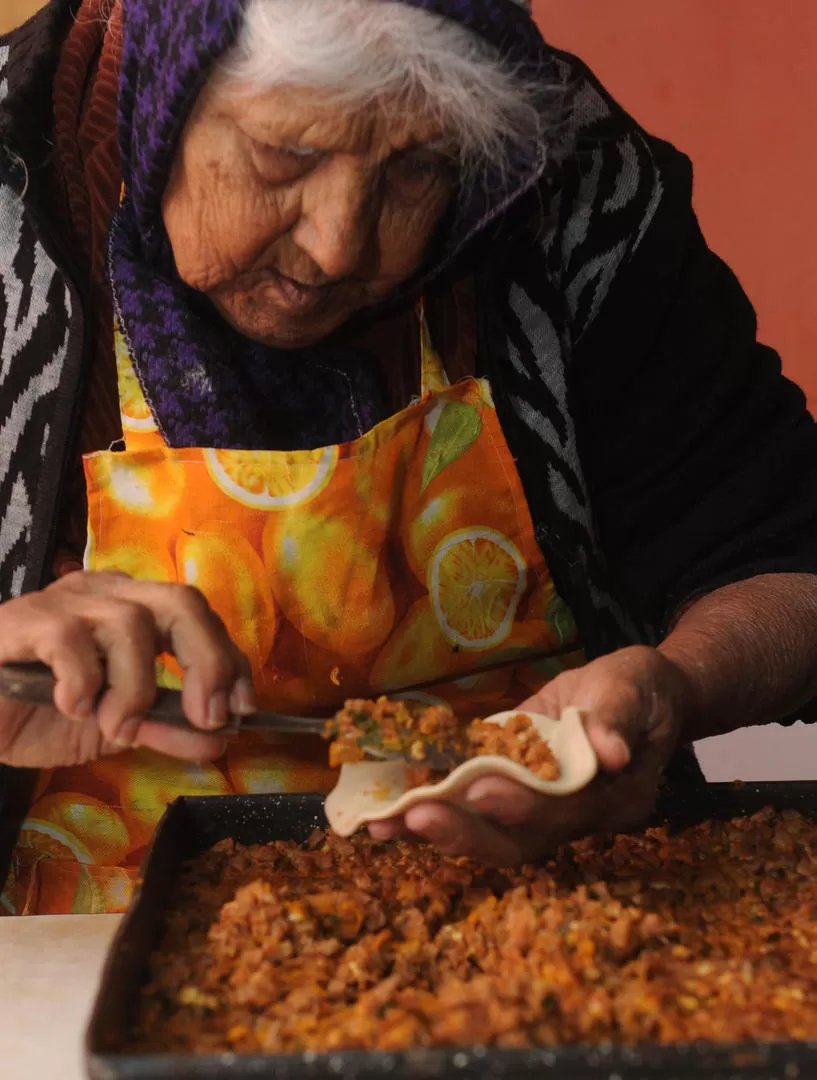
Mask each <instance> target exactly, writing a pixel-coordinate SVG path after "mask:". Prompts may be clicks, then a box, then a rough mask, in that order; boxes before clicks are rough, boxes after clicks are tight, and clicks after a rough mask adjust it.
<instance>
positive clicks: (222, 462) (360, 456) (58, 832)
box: [0, 311, 584, 914]
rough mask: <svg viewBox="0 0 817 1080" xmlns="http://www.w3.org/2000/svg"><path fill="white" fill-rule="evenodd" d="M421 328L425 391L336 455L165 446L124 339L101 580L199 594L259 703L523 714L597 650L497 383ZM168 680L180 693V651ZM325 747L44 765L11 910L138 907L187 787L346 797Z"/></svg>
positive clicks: (92, 546) (107, 476)
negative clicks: (139, 881) (105, 574)
mask: <svg viewBox="0 0 817 1080" xmlns="http://www.w3.org/2000/svg"><path fill="white" fill-rule="evenodd" d="M419 317H420V318H421V320H422V321H421V335H420V337H421V350H422V361H421V379H422V386H421V391H422V392H421V396H420V397H419V398H418V399H417V400H415V401H413V402H412V403H411V404H410V405H409V406H408V407H407V408H405V409H403V410H402V411H401V412H399V413H397V414H396V415H394V416H392V417H390V418H389V419H387V420H385V421H383V422H382V423H380V424H378V425H377V426H376V427H375V428H373V429H372V430H371V431H369V432H367V433H366V434H364V435H363V436H362V437H361V438H359V439H356V440H354V441H353V442H348V443H344V444H343V445H339V446H327V447H324V448H322V449H318V450H297V451H269V452H258V451H245V450H214V449H208V448H196V449H173V448H171V447H168V446H166V445H165V444H164V441H163V439H162V436H161V434H160V432H159V430H158V428H157V426H156V423H155V422H154V419H153V416H152V414H151V410H150V408H149V406H148V404H147V401H146V400H145V397H144V395H143V393H142V390H141V387H140V384H139V381H138V379H137V377H136V373H135V371H134V369H133V367H132V365H131V362H130V359H129V357H128V353H127V348H126V346H125V342H124V339H123V337H122V335H121V334H120V333H119V332H118V331H117V332H116V361H117V372H118V379H119V395H120V407H121V413H122V425H123V435H124V447H125V448H124V450H118V451H113V450H111V451H104V452H100V453H95V454H90V455H87V456H86V457H85V459H84V465H85V476H86V483H87V490H88V545H87V550H86V557H85V566H86V569H88V570H96V571H98V570H105V569H112V568H116V569H119V570H123V571H125V572H127V573H128V574H131V575H132V576H133V577H136V578H143V579H151V580H156V581H167V582H184V583H187V584H190V585H194V586H196V587H197V588H198V589H200V590H201V591H202V592H203V593H204V595H205V596H206V597H207V599H208V601H209V603H210V605H211V606H212V607H213V609H214V610H215V611H216V612H217V613H218V614H219V616H220V617H221V619H222V620H223V622H224V623H225V625H226V627H227V630H228V631H229V633H230V634H231V636H232V638H233V640H234V641H235V642H236V643H237V644H238V646H239V647H240V648H241V649H242V650H243V651H244V653H245V654H246V655H247V657H248V658H249V659H250V661H251V664H252V668H253V675H254V679H255V685H256V690H257V692H258V698H259V705H260V707H262V708H266V709H271V710H277V711H281V712H287V713H293V714H296V715H315V716H321V715H325V716H329V715H331V714H332V713H333V712H334V711H335V710H336V709H338V708H339V707H340V706H341V705H342V704H343V702H344V701H345V700H346V699H348V698H351V697H373V696H378V695H380V694H389V695H390V696H392V697H405V698H411V699H415V700H419V701H422V702H427V703H429V704H435V703H440V702H446V703H448V704H450V705H451V706H452V707H453V709H454V710H455V712H457V713H458V714H459V715H461V716H462V717H463V718H464V719H470V718H471V717H473V716H479V715H488V714H490V713H492V712H497V711H500V710H503V709H512V708H515V707H516V706H517V705H518V704H519V703H520V702H521V701H523V700H524V699H525V698H527V697H528V696H529V695H530V694H531V693H534V692H535V691H537V690H538V689H540V688H541V686H543V685H544V683H545V682H547V681H548V680H549V679H550V678H552V677H553V676H554V675H556V674H558V673H559V672H560V671H562V670H564V669H565V668H567V667H575V666H578V665H579V664H581V663H583V662H584V657H583V655H582V653H581V650H580V648H579V644H578V641H577V632H576V627H575V624H574V621H573V619H572V617H571V614H570V612H569V610H568V609H567V607H566V605H565V604H564V603H563V601H562V600H561V598H560V597H559V595H558V594H557V593H556V590H555V588H554V585H553V582H552V580H551V578H550V574H549V573H548V568H547V565H546V563H545V560H544V557H543V555H542V552H541V550H540V549H539V546H538V544H537V543H536V540H535V537H534V530H533V523H532V521H531V517H530V513H529V511H528V506H527V502H526V500H525V497H524V493H523V490H522V485H521V482H520V479H519V476H518V474H517V471H516V468H515V465H514V461H513V457H512V455H511V453H510V450H509V448H508V446H507V444H506V442H505V439H504V437H503V434H502V431H501V428H500V425H499V421H498V418H497V414H496V410H495V408H494V404H493V400H492V397H491V389H490V386H489V384H488V382H487V381H486V380H485V379H483V378H476V377H469V378H465V379H462V380H460V381H458V382H456V383H455V384H454V385H451V384H450V383H449V380H448V378H447V376H446V373H445V368H444V365H443V363H442V362H441V360H440V358H439V356H438V355H437V353H436V352H435V350H434V347H433V345H432V342H431V340H430V336H429V332H428V329H427V326H426V323H425V320H424V319H423V316H422V311H420V313H419ZM157 680H158V682H159V683H160V685H163V686H168V687H177V688H178V687H179V686H180V685H181V671H180V669H179V667H178V665H177V663H176V662H175V660H174V659H173V658H172V657H170V656H162V657H159V658H158V660H157ZM335 780H336V773H334V772H333V771H332V770H330V769H329V767H328V763H327V749H326V745H325V743H324V742H323V740H321V739H319V738H311V737H294V736H279V737H261V736H258V735H256V734H244V735H241V736H239V737H238V738H237V739H235V740H232V741H231V742H230V745H229V748H228V750H227V753H226V755H225V757H224V758H223V759H222V760H221V761H219V762H217V763H215V764H206V765H197V764H190V763H186V762H181V761H175V760H172V759H170V758H167V757H164V756H162V755H159V754H156V753H154V752H152V751H148V750H144V749H135V750H131V751H126V752H124V753H120V754H118V755H116V756H113V757H110V758H106V759H103V760H101V761H96V762H92V763H91V764H89V765H85V766H81V767H75V768H63V769H55V770H47V771H44V772H43V773H42V774H41V776H40V778H39V782H38V784H37V789H36V791H35V796H34V802H33V805H32V806H31V808H30V810H29V812H28V816H27V818H26V820H25V822H24V824H23V827H22V830H21V833H20V836H19V839H18V841H17V846H16V849H15V851H14V854H13V858H12V868H11V873H10V875H9V878H8V880H7V882H6V885H5V888H4V891H3V893H2V895H0V906H1V907H2V910H3V912H4V913H10V914H46V913H47V914H58V913H68V912H73V913H91V912H118V911H122V910H123V909H124V908H125V907H126V906H127V904H128V901H129V899H130V895H131V890H132V885H133V881H134V879H135V878H136V876H137V872H138V867H139V863H140V860H141V858H142V856H143V854H144V850H145V846H146V845H147V843H148V842H149V840H150V838H151V836H152V834H153V831H154V829H155V827H156V825H157V823H158V821H159V819H160V817H161V816H162V814H163V812H164V810H165V808H166V806H167V805H168V803H169V802H171V801H172V800H173V799H174V798H176V797H177V796H179V795H226V794H231V793H239V794H245V793H264V792H306V791H317V792H326V791H328V790H330V789H331V788H332V787H333V785H334V783H335Z"/></svg>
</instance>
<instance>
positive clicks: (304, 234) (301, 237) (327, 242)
mask: <svg viewBox="0 0 817 1080" xmlns="http://www.w3.org/2000/svg"><path fill="white" fill-rule="evenodd" d="M319 173H320V175H313V176H312V177H310V178H309V180H308V181H307V183H306V185H305V187H304V191H303V196H302V199H301V214H300V218H299V220H298V223H297V224H296V226H295V228H294V230H293V239H294V240H295V242H296V243H297V245H298V247H300V248H301V250H302V251H304V252H305V253H306V254H307V255H309V257H310V258H311V259H312V261H313V262H314V263H316V264H317V265H318V266H319V267H320V269H321V270H322V271H323V273H324V274H325V275H326V277H327V278H329V279H330V280H338V279H339V278H344V277H350V276H363V275H365V272H366V270H365V267H366V265H367V264H368V262H369V261H370V258H371V253H372V249H373V247H374V243H375V236H376V226H377V217H378V211H377V206H376V202H377V195H376V192H375V191H373V190H372V189H371V188H370V186H369V185H367V184H366V178H365V177H363V176H361V174H360V171H358V170H356V169H355V168H353V167H351V166H345V167H344V166H343V165H341V166H339V167H335V168H331V169H329V168H327V169H325V170H319Z"/></svg>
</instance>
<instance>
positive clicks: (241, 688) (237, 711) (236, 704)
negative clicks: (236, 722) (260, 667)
mask: <svg viewBox="0 0 817 1080" xmlns="http://www.w3.org/2000/svg"><path fill="white" fill-rule="evenodd" d="M257 710H258V700H257V698H256V696H255V687H254V686H253V684H252V681H251V680H250V679H247V678H241V679H236V682H235V685H234V686H233V690H232V693H231V694H230V712H231V713H233V714H234V715H235V716H249V715H250V713H254V712H257Z"/></svg>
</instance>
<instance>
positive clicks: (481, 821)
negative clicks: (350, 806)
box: [369, 646, 689, 865]
mask: <svg viewBox="0 0 817 1080" xmlns="http://www.w3.org/2000/svg"><path fill="white" fill-rule="evenodd" d="M571 705H572V706H575V707H576V708H578V709H581V710H582V712H583V713H584V714H585V727H586V730H587V735H588V737H589V739H590V742H591V743H592V745H593V749H594V750H595V751H596V755H597V756H598V760H599V766H600V772H599V775H598V776H597V777H596V779H595V780H594V781H593V782H592V783H591V784H590V785H589V786H588V787H587V788H585V789H584V790H582V791H579V792H577V793H576V794H575V795H569V796H562V797H554V796H547V795H539V794H537V793H535V792H533V791H531V790H529V789H528V788H526V787H523V786H521V785H520V784H516V783H514V782H513V781H511V780H507V779H505V778H504V777H499V776H486V777H482V778H481V779H479V780H476V781H474V783H473V784H472V785H471V787H470V788H469V790H468V792H467V800H468V804H469V807H470V810H464V809H460V808H457V807H454V806H452V805H450V804H448V803H443V802H427V803H421V804H419V805H417V806H414V807H412V809H411V810H409V811H408V812H407V813H406V814H405V816H404V817H403V818H399V819H391V820H389V821H385V822H377V823H372V824H371V825H370V826H369V830H370V832H371V834H372V836H374V837H375V838H376V839H387V838H390V837H393V836H397V835H401V834H406V833H409V834H414V835H416V836H418V837H420V838H423V839H425V840H427V841H429V842H430V843H432V844H434V845H435V847H437V848H439V849H440V851H442V852H444V853H445V854H448V855H465V856H469V857H472V858H475V859H479V860H481V861H483V862H489V863H494V864H502V865H510V864H513V863H519V862H526V861H530V860H533V859H536V858H539V857H541V856H542V855H545V854H547V853H548V852H550V851H552V850H553V849H554V848H555V847H557V846H558V845H559V844H562V843H565V842H567V841H569V840H575V839H578V838H579V837H581V836H586V835H588V834H590V833H599V832H613V831H620V830H622V829H624V828H627V827H630V826H633V825H637V824H640V823H641V822H642V821H644V820H645V819H646V818H647V817H648V816H649V814H650V813H651V811H652V809H653V806H654V803H655V796H656V792H657V788H658V784H659V781H660V778H661V773H662V770H663V768H664V766H665V765H666V763H667V761H668V759H669V758H670V756H671V755H672V753H673V751H674V750H675V747H676V745H677V744H678V741H679V737H680V733H681V731H682V728H683V725H684V720H685V716H686V714H687V712H688V709H689V690H688V686H687V681H686V676H685V675H684V674H683V673H682V671H681V670H680V668H679V667H677V666H676V665H675V664H674V663H673V662H672V661H670V660H668V659H666V658H665V657H664V656H663V655H662V654H661V653H660V652H659V651H658V650H657V649H651V648H647V647H645V646H634V647H632V648H628V649H622V650H621V651H620V652H616V653H612V654H610V655H609V656H604V657H601V658H600V659H598V660H595V661H593V662H592V663H590V664H587V665H586V666H585V667H583V668H578V669H576V670H572V671H566V672H564V673H563V674H561V675H559V676H558V677H557V678H556V679H554V680H553V681H552V682H550V683H548V685H547V686H545V687H544V688H543V689H542V690H541V691H540V692H539V693H538V694H536V695H535V696H534V697H532V698H530V699H529V700H528V701H526V702H524V703H523V705H521V706H520V709H527V710H529V711H531V712H538V713H544V714H545V715H548V716H554V717H558V716H560V715H561V712H562V710H563V709H564V708H566V707H568V706H571Z"/></svg>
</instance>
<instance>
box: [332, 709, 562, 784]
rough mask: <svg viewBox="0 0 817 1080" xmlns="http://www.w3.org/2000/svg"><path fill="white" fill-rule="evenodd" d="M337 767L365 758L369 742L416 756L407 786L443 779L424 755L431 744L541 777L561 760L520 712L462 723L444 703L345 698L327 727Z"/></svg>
mask: <svg viewBox="0 0 817 1080" xmlns="http://www.w3.org/2000/svg"><path fill="white" fill-rule="evenodd" d="M326 734H327V738H329V739H331V740H332V742H331V745H330V748H329V761H330V764H331V765H332V767H333V768H337V767H338V766H340V765H347V764H355V763H357V762H360V761H364V760H366V747H376V748H378V749H382V750H388V751H394V752H396V753H404V754H407V756H408V757H409V758H410V759H412V760H413V761H415V762H417V765H416V766H412V767H411V768H410V770H409V777H408V786H409V787H419V786H421V785H422V784H427V783H433V782H434V781H435V780H440V779H442V778H443V777H444V776H445V774H444V773H438V772H432V770H431V769H429V768H427V767H424V766H423V765H422V761H423V759H424V757H425V755H426V753H427V751H428V750H429V749H441V750H442V749H448V748H452V749H456V750H457V751H458V752H459V753H460V754H461V756H462V757H465V758H469V757H477V756H479V755H482V754H495V755H498V756H499V757H507V758H510V759H511V760H512V761H515V762H517V763H518V764H520V765H524V766H525V767H526V768H528V769H530V771H531V772H533V773H535V775H536V776H538V777H539V778H540V779H542V780H558V779H559V776H560V775H561V769H560V768H559V762H558V761H557V759H556V758H555V756H554V754H553V751H552V750H551V749H550V746H549V745H548V743H547V742H546V740H545V739H543V738H542V736H541V735H540V734H539V733H538V731H537V730H536V728H535V727H534V726H533V724H532V723H531V720H530V717H528V716H525V715H524V713H520V714H519V715H518V716H512V717H510V718H509V720H508V721H507V723H506V724H504V725H500V724H492V723H486V722H485V721H484V720H473V721H472V722H471V723H470V724H467V725H465V724H463V723H461V722H460V721H459V720H458V719H457V717H456V716H455V715H454V713H453V712H452V710H451V709H449V708H448V706H445V705H431V706H426V705H417V704H415V703H412V702H404V701H389V699H388V698H385V697H382V698H379V699H378V700H377V701H347V702H346V705H345V706H344V707H343V709H341V711H340V712H339V713H338V714H337V716H336V717H335V719H334V720H333V721H330V723H329V725H328V727H327V732H326Z"/></svg>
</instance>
